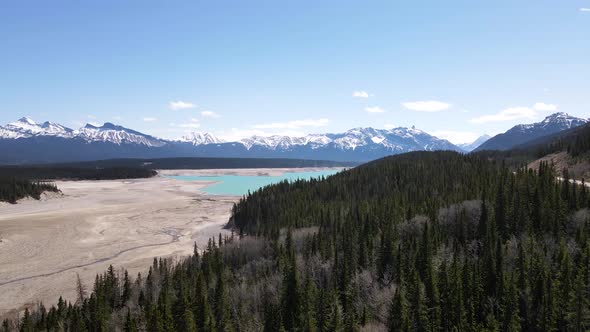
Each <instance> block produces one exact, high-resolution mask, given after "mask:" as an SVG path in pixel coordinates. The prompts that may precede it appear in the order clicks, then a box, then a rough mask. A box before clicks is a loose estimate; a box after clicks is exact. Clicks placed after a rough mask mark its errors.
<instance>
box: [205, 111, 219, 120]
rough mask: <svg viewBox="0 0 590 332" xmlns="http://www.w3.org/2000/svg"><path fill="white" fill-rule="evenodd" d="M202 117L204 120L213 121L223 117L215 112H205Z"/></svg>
mask: <svg viewBox="0 0 590 332" xmlns="http://www.w3.org/2000/svg"><path fill="white" fill-rule="evenodd" d="M201 116H202V117H204V118H212V119H216V118H220V117H221V115H219V114H217V113H215V112H213V111H203V112H201Z"/></svg>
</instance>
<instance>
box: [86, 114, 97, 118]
mask: <svg viewBox="0 0 590 332" xmlns="http://www.w3.org/2000/svg"><path fill="white" fill-rule="evenodd" d="M88 118H89V119H96V115H93V114H88Z"/></svg>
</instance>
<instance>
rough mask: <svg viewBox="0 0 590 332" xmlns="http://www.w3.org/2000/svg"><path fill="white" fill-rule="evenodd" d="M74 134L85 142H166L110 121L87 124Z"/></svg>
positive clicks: (156, 145) (154, 145) (155, 144)
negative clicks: (96, 124) (97, 124)
mask: <svg viewBox="0 0 590 332" xmlns="http://www.w3.org/2000/svg"><path fill="white" fill-rule="evenodd" d="M75 135H76V136H77V137H80V138H82V139H84V140H86V141H87V142H109V143H114V144H118V145H121V144H126V143H130V144H139V145H146V146H149V147H160V146H163V145H166V142H165V141H163V140H160V139H157V138H155V137H152V136H150V135H146V134H143V133H140V132H138V131H135V130H132V129H128V128H125V127H123V126H119V125H115V124H113V123H110V122H106V123H104V124H103V125H102V126H100V127H97V126H94V125H92V124H87V125H86V126H84V127H83V128H80V129H79V130H77V131H75Z"/></svg>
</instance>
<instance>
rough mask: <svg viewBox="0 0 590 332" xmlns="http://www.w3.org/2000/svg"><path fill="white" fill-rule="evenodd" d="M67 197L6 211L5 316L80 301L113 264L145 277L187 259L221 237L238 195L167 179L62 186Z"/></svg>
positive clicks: (1, 255) (0, 213)
mask: <svg viewBox="0 0 590 332" xmlns="http://www.w3.org/2000/svg"><path fill="white" fill-rule="evenodd" d="M56 184H57V186H58V188H60V190H61V191H62V193H63V195H54V196H52V195H49V197H46V198H44V199H43V200H41V201H36V200H23V201H20V202H19V204H16V205H10V204H2V205H0V241H1V242H0V294H2V296H0V316H2V315H6V314H9V313H10V312H13V311H14V309H22V308H24V307H25V306H29V305H32V304H34V303H36V302H38V301H42V302H43V303H46V304H53V303H55V302H56V301H57V299H58V297H59V296H60V295H63V296H64V298H66V299H68V300H75V284H76V283H75V280H76V275H77V274H80V276H81V278H82V280H83V281H84V283H85V285H86V286H87V287H88V288H89V289H91V288H92V283H93V281H94V277H95V275H96V274H97V273H101V272H103V271H104V270H105V269H106V268H107V267H108V266H109V265H111V264H112V265H113V266H115V268H117V269H119V268H123V267H124V268H127V269H128V270H129V272H130V273H132V275H136V274H137V272H144V271H145V270H146V268H147V266H149V264H151V261H152V259H153V257H162V256H166V257H170V256H179V257H180V256H185V255H188V254H190V253H191V252H192V244H193V243H194V242H195V241H196V242H197V244H198V245H200V246H204V245H205V244H206V242H207V240H208V239H209V238H210V237H212V236H216V235H218V234H219V233H220V232H221V233H228V232H227V231H225V230H223V229H222V227H223V226H224V225H225V223H227V220H228V218H229V215H230V209H231V207H232V205H233V203H234V202H236V201H237V199H238V197H235V196H209V195H205V194H203V193H202V192H200V191H199V190H198V189H199V188H202V187H203V186H205V185H207V184H208V183H206V182H205V183H203V182H186V181H177V180H173V179H169V178H165V177H160V176H158V177H155V178H151V179H140V180H114V181H59V182H57V183H56Z"/></svg>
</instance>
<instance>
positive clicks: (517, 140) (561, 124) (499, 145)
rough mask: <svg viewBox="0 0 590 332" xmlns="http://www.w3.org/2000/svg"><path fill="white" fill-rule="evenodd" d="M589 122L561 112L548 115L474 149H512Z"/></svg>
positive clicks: (518, 126) (517, 127) (516, 127)
mask: <svg viewBox="0 0 590 332" xmlns="http://www.w3.org/2000/svg"><path fill="white" fill-rule="evenodd" d="M586 123H588V120H587V119H582V118H577V117H574V116H571V115H569V114H567V113H563V112H559V113H554V114H551V115H549V116H548V117H546V118H545V119H544V120H543V121H541V122H537V123H531V124H520V125H516V126H514V127H512V128H510V129H509V130H508V131H506V132H505V133H503V134H498V135H496V136H494V137H492V138H490V139H488V140H487V141H486V142H484V143H483V144H481V145H479V146H478V147H477V148H476V149H474V151H483V150H510V149H511V148H514V147H516V146H519V145H523V144H525V143H527V142H531V141H534V140H536V139H539V138H541V137H544V136H548V135H552V134H555V133H558V132H561V131H564V130H568V129H572V128H575V127H578V126H581V125H583V124H586Z"/></svg>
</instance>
